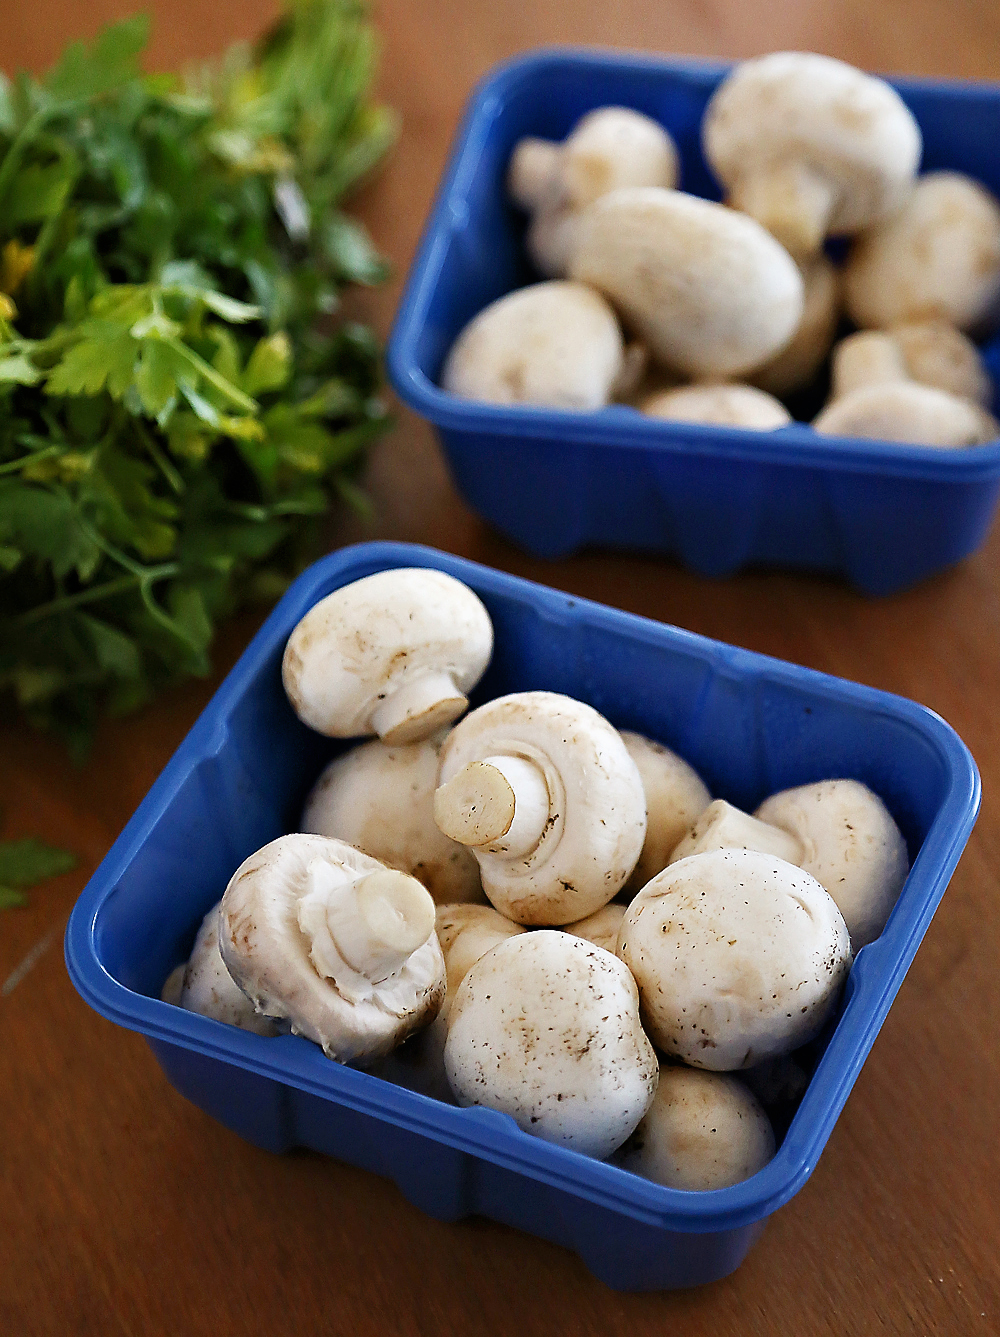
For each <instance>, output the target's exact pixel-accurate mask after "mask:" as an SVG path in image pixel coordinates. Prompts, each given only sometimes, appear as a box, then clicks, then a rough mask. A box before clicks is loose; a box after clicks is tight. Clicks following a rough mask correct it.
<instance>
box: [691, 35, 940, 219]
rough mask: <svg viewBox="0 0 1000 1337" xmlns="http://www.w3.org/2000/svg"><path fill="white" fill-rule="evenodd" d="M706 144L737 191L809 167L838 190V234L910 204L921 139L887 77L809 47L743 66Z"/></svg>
mask: <svg viewBox="0 0 1000 1337" xmlns="http://www.w3.org/2000/svg"><path fill="white" fill-rule="evenodd" d="M702 144H703V147H704V151H705V157H706V159H707V161H708V163H709V165H710V166H711V168H712V170H713V171H714V172H715V174H716V176H717V177H718V178H719V180H720V181H721V182H722V183H723V184H724V185H725V186H726V187H727V188H728V189H729V190H730V191H733V192H734V193H735V194H737V195H742V191H741V189H740V187H741V185H742V183H743V182H746V181H749V180H752V178H754V177H755V176H760V175H764V174H767V173H769V172H771V171H772V170H773V169H775V168H777V169H781V170H783V169H786V168H787V166H788V165H789V164H798V163H801V164H803V165H805V166H806V168H807V169H808V170H809V172H810V173H812V174H815V176H816V177H818V178H820V179H821V180H822V182H823V183H824V185H825V186H826V187H827V188H828V189H829V191H830V204H829V220H828V224H827V228H826V230H827V231H829V232H833V233H853V232H857V231H858V230H859V229H860V228H863V227H868V226H869V225H870V224H871V223H873V222H875V220H877V219H879V218H882V217H883V216H885V215H886V214H887V213H889V212H890V211H891V210H893V209H895V208H896V207H897V206H898V205H899V204H901V203H902V201H903V200H904V199H905V198H906V195H907V194H908V192H909V190H910V188H911V186H912V182H913V176H914V173H915V172H916V170H917V167H918V165H919V163H920V152H921V147H922V144H921V137H920V129H919V127H918V125H917V123H916V121H915V120H914V119H913V116H912V115H911V113H910V111H909V110H908V109H907V107H906V104H905V103H904V102H903V100H902V98H901V97H900V96H899V94H898V93H897V92H896V91H895V89H893V88H891V87H890V86H889V84H887V83H886V82H885V81H884V80H883V79H877V78H875V77H873V76H872V75H870V74H864V73H862V71H861V70H857V69H855V68H854V67H853V66H852V65H846V64H844V62H843V61H839V60H833V59H832V58H831V57H829V56H820V55H816V54H814V53H811V52H802V51H778V52H774V53H772V54H771V55H767V56H760V57H757V58H756V59H754V60H745V61H743V62H742V63H741V64H739V65H737V66H736V68H735V69H734V70H733V71H732V73H731V74H730V75H729V77H728V78H727V79H725V80H724V81H723V83H721V84H720V85H719V87H718V89H717V90H716V92H715V93H714V95H713V97H712V99H711V101H710V102H709V104H708V106H707V107H706V109H705V116H704V120H703V122H702ZM744 206H745V201H744V200H743V199H742V198H741V199H740V200H739V203H738V207H744Z"/></svg>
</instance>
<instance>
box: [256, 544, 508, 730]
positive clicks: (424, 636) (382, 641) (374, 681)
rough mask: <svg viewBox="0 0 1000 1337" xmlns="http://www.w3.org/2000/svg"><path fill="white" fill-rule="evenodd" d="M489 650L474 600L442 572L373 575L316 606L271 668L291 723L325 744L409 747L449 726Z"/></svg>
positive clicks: (486, 625)
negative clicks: (323, 737) (372, 740)
mask: <svg viewBox="0 0 1000 1337" xmlns="http://www.w3.org/2000/svg"><path fill="white" fill-rule="evenodd" d="M492 652H493V626H492V623H491V622H490V618H489V614H488V613H487V611H486V609H485V608H484V607H483V604H482V602H481V600H480V599H479V598H478V596H477V595H476V594H475V593H474V592H473V591H472V590H471V589H469V587H468V586H467V585H464V584H463V583H462V582H461V581H460V580H456V579H455V577H454V576H449V575H446V574H445V573H444V572H443V571H433V570H430V569H425V568H423V567H401V568H397V569H393V570H388V571H378V572H376V573H375V574H374V575H371V576H364V577H362V579H360V580H355V581H353V582H352V583H351V584H349V585H344V586H342V587H341V588H340V589H338V590H334V592H333V593H332V594H328V595H327V596H326V598H324V599H320V601H319V602H318V603H317V604H315V605H314V606H313V607H312V608H311V609H310V610H309V612H308V613H306V615H305V617H303V618H302V619H301V620H300V621H299V623H298V624H297V625H296V627H295V628H294V630H293V631H292V634H291V635H290V636H289V638H288V643H287V645H286V646H285V653H284V657H283V659H282V663H281V676H282V681H283V682H284V685H285V691H286V692H287V693H288V698H289V700H290V701H291V703H292V706H293V708H294V710H295V712H296V714H297V715H298V716H299V718H300V719H301V720H302V721H303V722H304V723H305V724H308V725H309V727H310V728H312V729H316V730H317V731H318V732H319V733H323V734H329V735H330V736H331V737H333V738H360V737H364V736H366V735H371V734H378V736H379V737H380V738H381V739H382V741H383V742H385V743H393V744H395V743H415V742H419V741H420V739H422V738H429V737H430V735H431V734H432V733H434V732H435V731H436V730H437V729H440V728H442V727H444V726H445V725H447V724H451V723H452V721H453V720H455V719H457V718H458V716H459V715H461V714H462V712H463V711H464V710H465V709H466V707H467V706H468V704H469V703H468V700H467V698H466V695H465V694H466V692H468V691H471V689H472V688H473V686H474V685H475V684H476V683H477V682H478V681H479V679H480V678H481V677H482V675H483V672H484V671H485V669H486V665H487V664H488V663H489V660H490V655H491V654H492Z"/></svg>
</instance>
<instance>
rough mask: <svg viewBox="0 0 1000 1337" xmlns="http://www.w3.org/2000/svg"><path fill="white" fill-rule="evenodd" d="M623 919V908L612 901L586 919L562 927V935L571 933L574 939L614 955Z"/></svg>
mask: <svg viewBox="0 0 1000 1337" xmlns="http://www.w3.org/2000/svg"><path fill="white" fill-rule="evenodd" d="M624 918H625V906H624V905H616V904H615V903H614V901H612V902H611V903H610V904H608V905H604V906H602V907H601V909H600V910H595V911H594V913H593V914H592V915H587V917H586V919H578V920H577V921H576V923H575V924H566V925H564V926H563V932H564V933H572V934H573V936H574V937H575V938H584V939H585V940H586V941H587V942H592V943H593V944H594V946H595V947H603V948H604V950H605V951H606V952H611V953H614V950H615V944H616V943H617V941H618V930H619V929H620V928H621V926H622V920H623V919H624Z"/></svg>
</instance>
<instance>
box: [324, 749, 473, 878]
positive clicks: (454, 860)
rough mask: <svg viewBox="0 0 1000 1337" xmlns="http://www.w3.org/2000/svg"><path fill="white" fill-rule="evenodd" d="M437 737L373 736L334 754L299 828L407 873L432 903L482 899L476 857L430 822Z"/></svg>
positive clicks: (438, 762) (437, 754) (432, 819)
mask: <svg viewBox="0 0 1000 1337" xmlns="http://www.w3.org/2000/svg"><path fill="white" fill-rule="evenodd" d="M442 741H443V735H441V734H435V735H434V736H433V737H432V738H425V739H424V740H423V741H422V742H420V743H407V744H403V745H401V746H399V747H389V746H388V745H387V744H385V743H383V742H381V741H380V740H379V739H373V740H372V741H371V742H370V743H362V744H361V745H360V746H358V747H355V748H351V750H350V751H348V752H345V753H343V754H342V755H341V756H339V757H335V758H334V760H333V761H331V762H330V764H329V765H328V766H327V767H326V768H325V769H324V771H323V773H322V774H321V775H320V777H319V779H318V780H317V781H316V783H315V785H313V788H312V791H311V792H310V794H309V797H308V798H307V799H306V803H305V808H304V810H303V813H302V822H301V825H300V829H301V830H302V831H310V832H314V833H315V834H316V835H320V836H335V837H337V839H339V840H343V841H346V842H347V844H348V845H353V846H354V848H355V849H358V850H363V851H364V853H365V854H370V855H371V856H372V858H373V859H380V860H381V861H382V863H384V864H388V866H389V867H390V868H399V869H400V870H401V871H402V872H404V873H411V874H412V875H413V876H414V877H415V878H417V879H418V880H419V881H420V882H422V883H423V884H424V886H425V887H426V888H427V890H428V891H429V892H430V893H431V895H432V896H433V897H434V900H435V901H436V902H437V904H438V905H449V904H454V903H455V902H458V901H483V900H485V897H484V896H483V888H482V883H481V882H480V880H479V864H478V863H477V862H476V859H475V856H474V855H473V854H472V853H471V852H470V851H469V850H467V849H466V848H465V846H464V845H460V844H458V842H457V841H454V840H449V839H448V837H447V836H446V835H444V834H443V833H442V832H441V831H439V830H438V828H437V827H436V826H435V824H434V791H435V789H436V788H437V775H438V766H439V764H440V753H441V743H442Z"/></svg>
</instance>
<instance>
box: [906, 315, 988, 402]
mask: <svg viewBox="0 0 1000 1337" xmlns="http://www.w3.org/2000/svg"><path fill="white" fill-rule="evenodd" d="M890 333H891V335H892V337H893V338H894V339H895V340H896V343H897V344H898V345H899V348H900V350H901V352H902V355H903V362H904V363H905V366H906V370H907V372H908V374H909V375H910V376H911V377H912V378H913V380H915V381H920V382H921V383H922V384H924V385H933V386H934V387H935V389H937V390H947V391H948V393H949V394H951V395H958V396H959V398H961V399H971V400H972V402H973V403H974V404H979V405H980V406H981V407H982V408H985V409H988V408H989V407H990V405H991V404H992V403H993V381H992V379H991V377H990V374H989V372H988V371H987V370H986V364H985V363H984V362H983V359H982V356H981V354H980V352H979V349H978V348H977V347H976V345H975V344H974V343H973V342H972V340H971V339H970V338H968V336H967V335H965V334H963V333H962V331H961V330H957V329H956V328H955V326H954V325H949V324H948V322H947V321H945V320H924V321H914V322H912V323H910V324H904V325H895V326H893V328H892V330H891V331H890Z"/></svg>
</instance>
